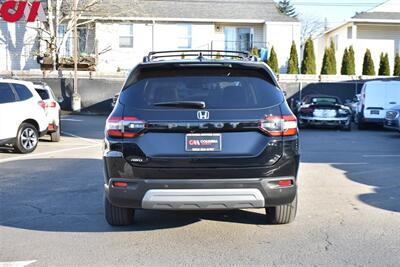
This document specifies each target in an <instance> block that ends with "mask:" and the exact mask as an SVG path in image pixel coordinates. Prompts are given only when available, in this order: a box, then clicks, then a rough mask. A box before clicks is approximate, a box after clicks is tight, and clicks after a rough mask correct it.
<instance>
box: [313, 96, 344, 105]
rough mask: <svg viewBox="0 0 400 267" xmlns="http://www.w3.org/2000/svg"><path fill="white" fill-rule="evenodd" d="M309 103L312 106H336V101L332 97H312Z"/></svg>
mask: <svg viewBox="0 0 400 267" xmlns="http://www.w3.org/2000/svg"><path fill="white" fill-rule="evenodd" d="M311 103H314V104H336V103H338V100H337V99H336V98H334V97H313V98H311Z"/></svg>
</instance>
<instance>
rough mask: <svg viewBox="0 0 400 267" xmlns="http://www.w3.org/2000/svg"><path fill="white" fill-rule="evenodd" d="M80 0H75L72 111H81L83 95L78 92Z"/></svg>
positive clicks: (73, 16)
mask: <svg viewBox="0 0 400 267" xmlns="http://www.w3.org/2000/svg"><path fill="white" fill-rule="evenodd" d="M77 10H78V0H74V1H73V10H72V12H73V15H72V19H73V41H74V55H73V58H74V93H73V94H72V99H71V108H72V111H80V110H81V97H80V96H79V94H78V27H77V24H78V15H77Z"/></svg>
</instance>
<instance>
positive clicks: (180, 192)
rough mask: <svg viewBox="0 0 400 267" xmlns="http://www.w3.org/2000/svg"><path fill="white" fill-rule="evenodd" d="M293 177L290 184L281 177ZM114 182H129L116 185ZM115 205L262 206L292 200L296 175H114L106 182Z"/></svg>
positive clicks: (129, 206)
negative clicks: (281, 183)
mask: <svg viewBox="0 0 400 267" xmlns="http://www.w3.org/2000/svg"><path fill="white" fill-rule="evenodd" d="M287 179H289V180H292V181H293V184H292V185H291V186H288V187H280V186H278V185H277V181H278V180H287ZM114 182H127V183H128V186H127V187H115V186H114V185H113V183H114ZM104 189H105V193H106V196H107V198H108V200H109V201H110V202H111V203H112V204H113V205H115V206H118V207H126V208H142V209H170V210H195V209H201V210H207V209H212V210H215V209H241V208H263V207H268V206H277V205H283V204H288V203H291V202H292V201H293V200H294V198H295V196H296V192H297V184H296V179H295V177H276V178H246V179H191V180H181V179H176V180H175V179H168V180H158V179H157V180H142V179H120V178H111V179H109V182H108V184H105V185H104Z"/></svg>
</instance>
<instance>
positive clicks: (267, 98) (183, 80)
mask: <svg viewBox="0 0 400 267" xmlns="http://www.w3.org/2000/svg"><path fill="white" fill-rule="evenodd" d="M283 100H284V98H283V94H282V92H281V91H280V90H279V89H278V88H277V87H275V86H274V85H272V84H270V83H268V82H267V81H265V80H262V79H260V78H257V77H240V76H236V77H229V76H177V77H159V78H146V79H143V80H141V81H139V82H137V83H135V84H133V85H131V86H129V87H127V88H126V89H125V90H124V91H123V92H122V94H121V97H120V101H121V102H122V103H123V104H126V105H130V106H134V107H135V108H143V109H149V108H150V109H165V108H166V107H157V106H155V104H156V103H163V102H175V101H203V102H205V104H206V108H207V109H252V108H265V107H270V106H273V105H277V104H279V103H281V102H282V101H283Z"/></svg>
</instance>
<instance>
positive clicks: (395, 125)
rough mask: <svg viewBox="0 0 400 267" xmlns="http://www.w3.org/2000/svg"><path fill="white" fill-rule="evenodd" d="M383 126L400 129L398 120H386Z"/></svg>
mask: <svg viewBox="0 0 400 267" xmlns="http://www.w3.org/2000/svg"><path fill="white" fill-rule="evenodd" d="M384 126H385V128H387V129H391V130H397V131H400V120H387V119H385V123H384Z"/></svg>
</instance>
